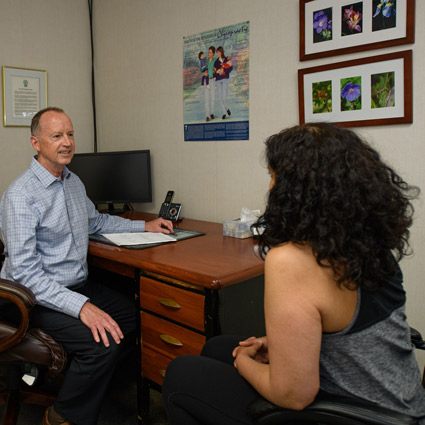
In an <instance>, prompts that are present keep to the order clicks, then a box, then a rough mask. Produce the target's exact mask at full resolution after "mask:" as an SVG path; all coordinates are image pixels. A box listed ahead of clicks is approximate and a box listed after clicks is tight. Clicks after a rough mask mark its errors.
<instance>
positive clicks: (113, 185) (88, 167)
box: [68, 150, 152, 209]
mask: <svg viewBox="0 0 425 425" xmlns="http://www.w3.org/2000/svg"><path fill="white" fill-rule="evenodd" d="M68 168H69V169H70V170H71V171H72V172H73V173H75V174H77V176H78V177H79V178H80V179H81V181H82V182H83V183H84V185H85V187H86V191H87V196H88V197H89V198H90V199H91V200H92V202H93V203H94V204H96V205H99V204H109V208H110V209H111V208H112V209H113V204H114V203H124V204H126V205H128V204H130V203H132V202H152V182H151V166H150V151H149V150H137V151H122V152H96V153H81V154H75V155H74V158H73V159H72V161H71V164H69V165H68Z"/></svg>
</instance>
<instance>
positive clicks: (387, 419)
mask: <svg viewBox="0 0 425 425" xmlns="http://www.w3.org/2000/svg"><path fill="white" fill-rule="evenodd" d="M247 414H248V416H249V417H250V418H251V419H253V422H254V424H257V425H284V424H293V423H302V424H303V425H304V424H305V425H307V424H311V425H313V424H314V425H315V424H317V423H318V422H319V423H320V424H323V425H352V424H359V425H360V424H364V425H419V422H418V421H417V420H416V419H415V418H413V417H411V416H409V415H404V414H401V413H398V412H394V411H392V410H388V409H385V408H382V407H380V406H377V405H374V404H372V403H368V402H365V401H362V400H357V399H351V398H347V397H339V396H334V395H330V394H326V395H319V396H318V397H317V398H316V400H315V401H314V402H313V403H312V404H310V406H307V407H306V408H305V409H304V410H291V409H285V408H283V407H278V406H276V405H274V404H273V403H270V402H269V401H267V400H265V399H264V398H258V399H257V400H255V401H254V402H253V403H251V404H250V405H249V406H248V410H247Z"/></svg>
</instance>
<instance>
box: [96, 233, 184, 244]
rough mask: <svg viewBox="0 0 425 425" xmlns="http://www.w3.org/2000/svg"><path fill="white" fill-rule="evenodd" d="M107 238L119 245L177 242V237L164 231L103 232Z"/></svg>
mask: <svg viewBox="0 0 425 425" xmlns="http://www.w3.org/2000/svg"><path fill="white" fill-rule="evenodd" d="M102 236H104V237H105V238H106V239H108V240H110V241H111V242H112V243H114V244H115V245H118V246H126V245H130V246H131V245H150V244H161V243H165V242H175V241H176V240H177V239H176V238H173V237H172V236H169V235H166V234H164V233H154V232H143V233H102Z"/></svg>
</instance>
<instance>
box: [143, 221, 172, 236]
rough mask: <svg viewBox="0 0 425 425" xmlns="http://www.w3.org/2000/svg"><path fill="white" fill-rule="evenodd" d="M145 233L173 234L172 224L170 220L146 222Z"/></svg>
mask: <svg viewBox="0 0 425 425" xmlns="http://www.w3.org/2000/svg"><path fill="white" fill-rule="evenodd" d="M145 232H157V233H166V234H169V233H172V232H173V223H172V222H171V221H170V220H165V219H163V218H157V219H155V220H152V221H147V222H146V223H145Z"/></svg>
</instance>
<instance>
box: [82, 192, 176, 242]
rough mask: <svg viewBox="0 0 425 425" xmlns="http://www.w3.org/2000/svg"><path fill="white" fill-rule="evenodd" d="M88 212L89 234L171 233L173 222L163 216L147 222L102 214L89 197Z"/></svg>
mask: <svg viewBox="0 0 425 425" xmlns="http://www.w3.org/2000/svg"><path fill="white" fill-rule="evenodd" d="M86 202H87V213H88V217H89V234H95V233H131V232H158V233H167V234H168V233H171V232H172V231H173V223H172V222H171V221H169V220H164V219H163V218H157V219H155V220H152V221H148V222H145V221H143V220H129V219H128V218H123V217H119V216H116V215H109V214H101V213H99V212H98V211H97V210H96V207H95V206H94V204H93V202H92V201H91V200H90V199H89V198H87V201H86Z"/></svg>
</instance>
